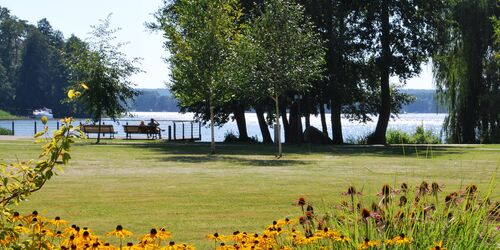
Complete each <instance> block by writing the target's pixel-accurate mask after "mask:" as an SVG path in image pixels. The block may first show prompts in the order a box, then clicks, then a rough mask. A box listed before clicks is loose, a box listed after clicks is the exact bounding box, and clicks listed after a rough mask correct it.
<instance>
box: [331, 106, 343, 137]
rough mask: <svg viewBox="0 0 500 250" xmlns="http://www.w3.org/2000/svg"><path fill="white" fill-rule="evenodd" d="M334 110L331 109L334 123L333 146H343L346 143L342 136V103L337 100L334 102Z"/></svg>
mask: <svg viewBox="0 0 500 250" xmlns="http://www.w3.org/2000/svg"><path fill="white" fill-rule="evenodd" d="M331 102H332V109H331V121H332V137H333V144H342V143H344V137H343V135H342V119H341V117H342V116H341V109H340V103H338V102H337V101H335V100H332V101H331Z"/></svg>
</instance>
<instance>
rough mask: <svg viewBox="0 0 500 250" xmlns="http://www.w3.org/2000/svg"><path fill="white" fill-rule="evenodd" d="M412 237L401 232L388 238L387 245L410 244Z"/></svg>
mask: <svg viewBox="0 0 500 250" xmlns="http://www.w3.org/2000/svg"><path fill="white" fill-rule="evenodd" d="M410 243H411V239H410V238H408V237H406V235H405V234H400V235H398V236H396V237H394V238H392V239H389V240H386V241H385V244H387V245H404V244H410Z"/></svg>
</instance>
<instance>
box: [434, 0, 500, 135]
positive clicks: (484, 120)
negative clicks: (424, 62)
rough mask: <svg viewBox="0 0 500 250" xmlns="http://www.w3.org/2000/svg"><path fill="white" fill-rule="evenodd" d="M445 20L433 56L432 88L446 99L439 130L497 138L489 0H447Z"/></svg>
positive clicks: (499, 89)
mask: <svg viewBox="0 0 500 250" xmlns="http://www.w3.org/2000/svg"><path fill="white" fill-rule="evenodd" d="M445 14H446V17H447V18H448V20H449V22H448V23H445V24H446V25H444V26H443V28H442V32H441V33H440V38H441V40H440V47H439V51H438V53H437V54H436V55H435V56H434V58H433V59H434V64H433V65H434V75H435V78H436V83H437V86H438V90H439V92H440V94H441V96H442V97H443V100H444V101H445V102H446V104H447V105H448V110H449V113H448V117H447V118H446V120H445V124H444V130H445V132H446V135H447V139H448V141H449V142H453V143H477V142H495V141H496V142H498V141H500V137H499V135H500V131H499V125H498V124H499V122H500V117H499V115H500V109H499V108H498V100H499V99H500V86H499V78H500V77H499V74H500V72H499V70H498V64H496V63H495V61H494V53H495V51H497V53H498V45H495V44H494V40H493V39H494V31H493V24H492V17H493V22H494V20H495V18H498V15H499V7H498V2H497V1H495V0H461V1H453V2H451V6H450V8H449V9H448V12H445Z"/></svg>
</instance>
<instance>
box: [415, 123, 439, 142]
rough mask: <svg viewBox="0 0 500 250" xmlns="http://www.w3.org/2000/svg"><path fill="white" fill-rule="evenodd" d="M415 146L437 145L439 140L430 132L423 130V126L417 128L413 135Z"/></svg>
mask: <svg viewBox="0 0 500 250" xmlns="http://www.w3.org/2000/svg"><path fill="white" fill-rule="evenodd" d="M412 137H413V143H415V144H438V143H440V142H441V140H440V139H439V138H438V137H437V136H435V135H434V134H433V133H432V130H425V129H424V126H418V127H417V129H416V130H415V133H414V134H413V136H412Z"/></svg>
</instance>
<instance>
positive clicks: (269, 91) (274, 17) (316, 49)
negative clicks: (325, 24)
mask: <svg viewBox="0 0 500 250" xmlns="http://www.w3.org/2000/svg"><path fill="white" fill-rule="evenodd" d="M249 25H250V28H249V32H248V34H247V35H246V36H245V39H244V41H243V42H241V43H240V47H239V48H238V53H237V54H238V56H237V57H236V58H237V59H239V60H233V61H234V64H233V68H234V72H235V73H237V74H238V76H237V78H238V79H241V82H242V84H243V87H242V89H244V90H245V91H246V93H247V94H249V95H251V96H253V97H254V98H255V97H257V96H260V97H271V98H272V99H273V100H274V103H275V121H276V131H275V135H276V138H275V142H276V143H277V145H278V152H277V156H278V157H281V155H282V145H281V129H280V114H281V111H280V103H281V97H283V96H284V95H285V94H286V93H287V92H289V91H293V92H298V93H301V92H302V91H304V90H306V89H307V88H308V87H309V86H310V84H311V82H312V81H314V80H318V79H320V78H321V72H322V69H323V66H324V51H323V48H322V41H321V39H320V37H319V36H318V35H317V33H316V32H315V28H314V27H313V25H312V23H311V21H310V19H309V18H307V17H306V16H305V14H304V9H303V7H302V6H300V5H298V4H296V3H294V2H292V1H288V0H271V1H266V2H265V3H264V4H262V6H261V8H260V12H259V14H258V15H257V16H255V17H254V18H253V20H252V21H251V22H250V24H249ZM285 112H286V111H285ZM285 118H286V116H285V117H283V119H285Z"/></svg>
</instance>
